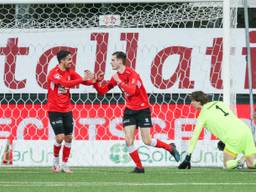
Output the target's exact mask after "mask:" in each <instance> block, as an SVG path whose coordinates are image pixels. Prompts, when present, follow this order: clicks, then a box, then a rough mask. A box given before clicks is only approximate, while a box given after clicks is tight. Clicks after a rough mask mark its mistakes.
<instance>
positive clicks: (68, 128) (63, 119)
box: [48, 111, 74, 135]
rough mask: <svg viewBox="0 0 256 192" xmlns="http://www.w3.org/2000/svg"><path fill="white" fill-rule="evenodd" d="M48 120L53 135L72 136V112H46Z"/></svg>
mask: <svg viewBox="0 0 256 192" xmlns="http://www.w3.org/2000/svg"><path fill="white" fill-rule="evenodd" d="M48 116H49V120H50V123H51V126H52V128H53V131H54V134H55V135H58V134H63V133H64V135H72V133H73V127H74V125H73V124H74V123H73V115H72V112H66V113H61V112H50V111H49V112H48Z"/></svg>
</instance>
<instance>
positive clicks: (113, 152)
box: [110, 144, 131, 164]
mask: <svg viewBox="0 0 256 192" xmlns="http://www.w3.org/2000/svg"><path fill="white" fill-rule="evenodd" d="M110 159H111V161H112V162H114V163H115V164H119V163H120V164H126V163H129V162H130V161H131V159H130V156H129V153H128V149H127V147H126V145H125V144H114V145H113V146H112V147H111V148H110Z"/></svg>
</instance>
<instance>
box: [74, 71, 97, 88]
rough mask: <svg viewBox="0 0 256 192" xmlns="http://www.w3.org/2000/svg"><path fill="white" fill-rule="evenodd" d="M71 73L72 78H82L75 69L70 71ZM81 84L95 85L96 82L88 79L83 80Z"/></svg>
mask: <svg viewBox="0 0 256 192" xmlns="http://www.w3.org/2000/svg"><path fill="white" fill-rule="evenodd" d="M70 75H71V79H79V78H80V79H82V77H81V76H80V75H79V74H78V73H76V72H75V71H72V72H71V73H70ZM81 84H83V85H93V84H94V82H93V81H92V80H86V81H82V82H81Z"/></svg>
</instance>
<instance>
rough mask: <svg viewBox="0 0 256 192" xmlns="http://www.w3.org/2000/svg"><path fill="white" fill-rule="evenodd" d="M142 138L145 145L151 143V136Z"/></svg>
mask: <svg viewBox="0 0 256 192" xmlns="http://www.w3.org/2000/svg"><path fill="white" fill-rule="evenodd" d="M142 140H143V143H144V144H145V145H151V138H143V139H142Z"/></svg>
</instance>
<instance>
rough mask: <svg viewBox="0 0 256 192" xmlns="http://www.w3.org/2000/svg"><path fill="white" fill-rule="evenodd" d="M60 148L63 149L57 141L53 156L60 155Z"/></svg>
mask: <svg viewBox="0 0 256 192" xmlns="http://www.w3.org/2000/svg"><path fill="white" fill-rule="evenodd" d="M60 149H61V144H60V143H57V142H55V143H54V145H53V156H54V157H59V153H60Z"/></svg>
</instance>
